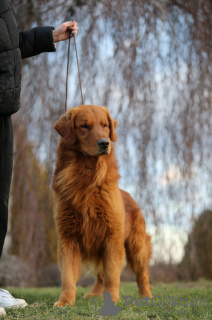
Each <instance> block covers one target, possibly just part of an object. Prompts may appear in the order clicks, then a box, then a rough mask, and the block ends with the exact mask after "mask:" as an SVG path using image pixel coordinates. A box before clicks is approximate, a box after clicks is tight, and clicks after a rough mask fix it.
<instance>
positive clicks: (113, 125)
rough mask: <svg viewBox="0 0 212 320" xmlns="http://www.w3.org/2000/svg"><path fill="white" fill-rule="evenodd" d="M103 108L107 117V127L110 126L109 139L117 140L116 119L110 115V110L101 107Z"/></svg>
mask: <svg viewBox="0 0 212 320" xmlns="http://www.w3.org/2000/svg"><path fill="white" fill-rule="evenodd" d="M102 108H103V110H104V111H105V112H106V114H107V118H108V121H109V127H110V140H111V141H113V142H114V141H116V140H117V134H116V132H115V130H116V127H117V121H116V120H114V119H113V118H112V117H111V115H110V112H109V110H108V108H107V107H102Z"/></svg>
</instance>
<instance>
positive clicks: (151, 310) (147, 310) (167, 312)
mask: <svg viewBox="0 0 212 320" xmlns="http://www.w3.org/2000/svg"><path fill="white" fill-rule="evenodd" d="M89 289H90V288H82V287H79V288H78V290H77V298H76V302H75V305H74V307H71V308H70V307H68V306H66V307H64V308H53V303H54V302H55V301H57V299H58V297H59V294H60V288H8V290H9V291H10V293H11V294H12V295H14V296H15V297H17V298H23V299H25V300H26V301H27V302H28V304H29V306H28V307H26V308H24V309H22V308H13V309H7V310H6V311H7V316H6V317H5V318H2V319H4V320H5V319H20V320H24V319H28V320H32V319H36V320H38V319H44V320H57V319H58V320H59V319H75V320H77V319H79V320H81V319H82V320H84V319H89V320H90V319H97V318H96V317H95V302H94V301H89V300H84V299H83V295H84V294H85V293H87V292H88V291H89ZM152 293H153V295H154V296H160V297H161V298H160V299H159V298H155V300H154V304H159V301H161V302H162V305H161V306H154V305H153V304H152V302H150V303H149V304H150V306H146V305H145V301H144V303H143V305H142V306H136V304H135V299H137V298H139V296H138V294H137V288H136V284H135V283H132V282H130V283H129V282H128V283H121V287H120V298H121V300H120V302H119V303H118V305H119V306H120V307H121V312H120V313H119V314H118V315H117V316H113V317H112V316H110V317H100V318H99V319H119V320H125V319H129V320H137V319H142V320H144V319H150V320H161V319H167V320H175V319H179V320H183V319H189V320H192V319H203V320H208V319H212V282H209V281H199V282H194V283H180V282H177V283H172V284H157V285H155V286H153V288H152ZM125 296H132V297H133V298H134V302H133V303H131V304H129V305H128V306H125ZM164 296H165V297H166V302H165V305H163V304H164V303H163V299H164ZM200 296H201V300H202V303H201V304H202V305H201V306H200V303H199V299H200V298H199V297H200ZM171 297H174V298H175V299H174V300H172V301H171V303H173V302H174V301H176V302H177V305H176V306H172V305H169V304H168V303H170V300H169V299H171ZM180 297H181V298H182V299H184V298H185V299H187V300H188V305H187V306H182V305H181V306H180ZM206 298H207V299H208V300H206V302H207V303H208V304H209V305H207V306H206V303H204V302H203V299H206ZM183 302H184V303H185V302H186V301H185V300H184V301H183ZM102 303H103V300H101V299H100V298H97V311H98V310H100V305H101V304H102ZM171 303H170V304H171ZM192 304H193V305H192ZM195 304H196V305H195Z"/></svg>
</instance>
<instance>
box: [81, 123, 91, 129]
mask: <svg viewBox="0 0 212 320" xmlns="http://www.w3.org/2000/svg"><path fill="white" fill-rule="evenodd" d="M81 128H84V129H89V126H88V125H87V124H83V125H82V126H81Z"/></svg>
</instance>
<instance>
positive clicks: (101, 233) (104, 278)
mask: <svg viewBox="0 0 212 320" xmlns="http://www.w3.org/2000/svg"><path fill="white" fill-rule="evenodd" d="M116 124H117V122H116V121H115V120H113V119H112V118H111V116H110V114H109V111H108V109H107V108H106V107H99V106H94V105H86V106H85V105H83V106H79V107H77V108H73V109H70V110H68V111H67V113H66V114H65V115H63V116H62V117H61V118H60V119H59V120H58V121H57V122H56V123H55V129H56V130H57V131H58V133H59V134H60V136H61V138H60V142H59V145H58V150H57V161H56V169H55V173H54V178H53V190H54V198H55V208H54V210H55V223H56V228H57V232H58V259H59V266H60V271H61V277H62V292H61V295H60V298H59V301H58V302H56V303H55V306H65V305H66V304H69V305H73V303H74V301H75V296H76V283H77V281H78V278H79V276H80V274H81V265H82V264H85V265H90V264H91V265H92V266H93V267H94V269H95V272H96V274H97V278H96V282H95V283H94V285H93V287H92V289H91V291H90V293H88V294H86V295H85V298H89V297H93V296H96V295H98V294H99V293H101V292H102V291H103V290H105V291H107V292H108V291H109V292H110V293H111V298H112V300H113V301H118V299H119V283H120V273H121V269H122V266H123V263H124V259H125V255H126V258H127V261H128V263H129V265H130V266H131V268H132V270H133V271H134V272H135V274H136V277H137V283H138V288H139V293H140V295H141V296H149V297H151V291H150V286H149V275H148V263H149V259H150V255H151V244H150V236H149V235H147V233H146V227H145V221H144V218H143V215H142V213H141V211H140V208H139V207H138V205H137V204H136V202H135V201H134V200H133V199H132V198H131V196H130V195H129V194H128V193H127V192H124V191H122V190H120V189H119V187H118V180H119V173H118V167H117V163H116V159H115V155H114V147H113V142H114V141H115V140H116V139H117V136H116V133H115V128H116ZM102 141H103V143H101V142H102ZM105 141H106V143H107V141H108V143H107V144H109V145H108V146H107V145H105Z"/></svg>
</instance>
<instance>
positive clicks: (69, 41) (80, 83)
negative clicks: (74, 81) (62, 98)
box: [65, 30, 84, 112]
mask: <svg viewBox="0 0 212 320" xmlns="http://www.w3.org/2000/svg"><path fill="white" fill-rule="evenodd" d="M70 43H71V30H70V36H69V40H68V59H67V70H66V103H65V112H66V111H67V109H68V108H67V101H68V70H69V58H70ZM74 45H75V51H76V58H77V68H78V75H79V85H80V91H81V98H82V104H84V100H83V93H82V82H81V77H80V69H79V60H78V53H77V44H76V39H75V35H74Z"/></svg>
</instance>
